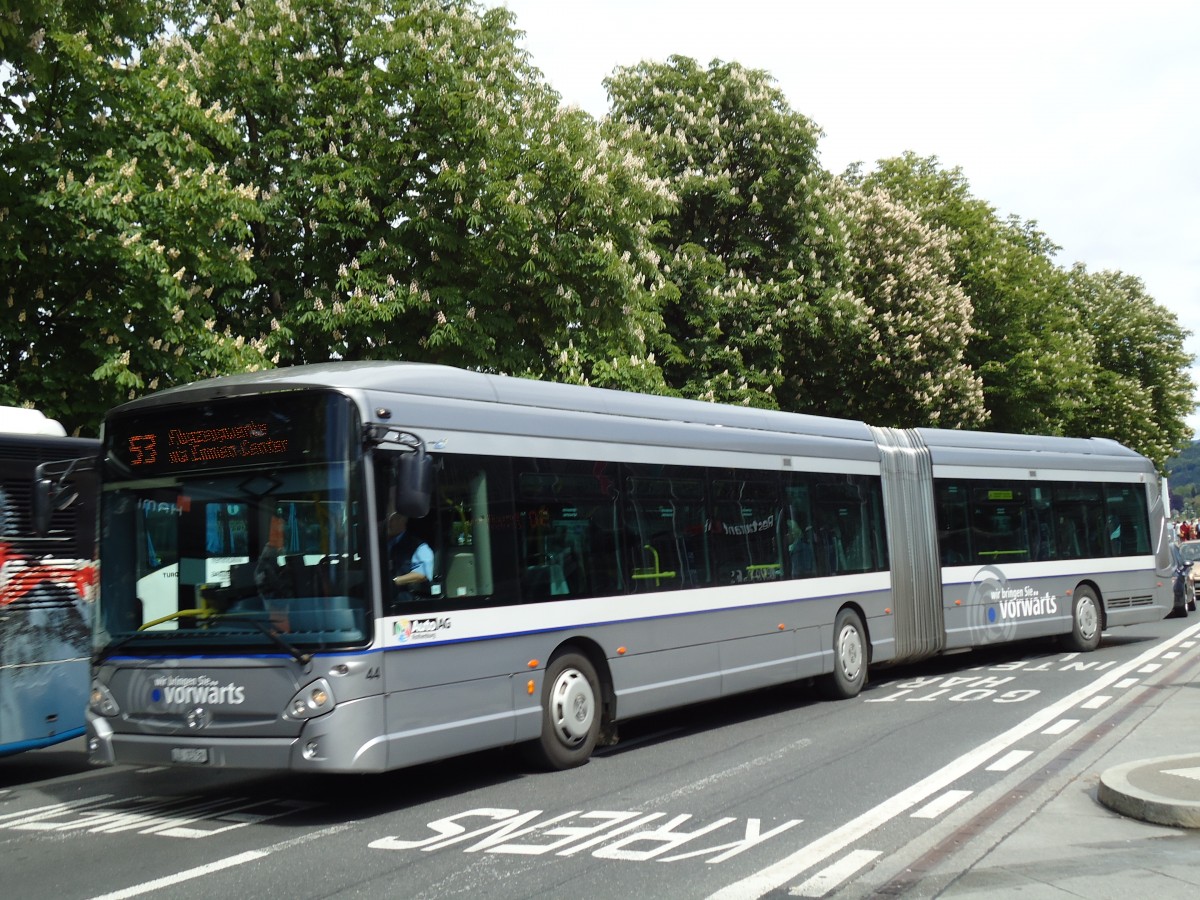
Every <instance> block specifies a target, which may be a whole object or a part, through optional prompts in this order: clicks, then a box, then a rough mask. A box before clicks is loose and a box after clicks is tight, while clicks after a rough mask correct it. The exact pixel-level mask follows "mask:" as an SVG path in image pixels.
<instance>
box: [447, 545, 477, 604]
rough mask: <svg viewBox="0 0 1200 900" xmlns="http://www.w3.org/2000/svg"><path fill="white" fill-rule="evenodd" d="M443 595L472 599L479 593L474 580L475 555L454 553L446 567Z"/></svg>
mask: <svg viewBox="0 0 1200 900" xmlns="http://www.w3.org/2000/svg"><path fill="white" fill-rule="evenodd" d="M445 593H446V596H447V597H474V596H475V595H476V594H478V593H479V588H478V582H477V581H476V580H475V554H474V553H467V552H459V553H455V554H454V555H453V556H451V557H450V564H449V565H448V566H447V567H446V580H445Z"/></svg>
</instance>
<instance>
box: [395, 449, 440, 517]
mask: <svg viewBox="0 0 1200 900" xmlns="http://www.w3.org/2000/svg"><path fill="white" fill-rule="evenodd" d="M432 495H433V459H432V458H431V457H430V456H429V454H428V453H426V452H425V448H424V447H418V448H417V449H415V450H414V451H413V452H412V453H405V454H404V455H403V456H401V457H400V459H399V460H398V461H397V463H396V498H395V499H396V512H398V513H400V514H402V515H405V516H408V517H409V518H410V519H419V518H421V517H422V516H424V515H426V514H427V513H428V512H429V503H430V498H431V497H432Z"/></svg>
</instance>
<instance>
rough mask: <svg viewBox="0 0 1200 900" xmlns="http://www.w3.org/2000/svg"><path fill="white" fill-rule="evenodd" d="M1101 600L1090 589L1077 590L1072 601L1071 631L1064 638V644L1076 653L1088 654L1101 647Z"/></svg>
mask: <svg viewBox="0 0 1200 900" xmlns="http://www.w3.org/2000/svg"><path fill="white" fill-rule="evenodd" d="M1100 623H1101V619H1100V599H1099V598H1098V597H1097V596H1096V592H1095V591H1093V590H1092V589H1091V588H1090V587H1086V586H1083V585H1081V586H1080V587H1078V588H1076V589H1075V596H1074V597H1073V598H1072V600H1071V631H1070V633H1068V634H1064V635H1063V636H1062V644H1063V646H1064V647H1065V648H1066V649H1068V650H1073V651H1075V652H1076V653H1088V652H1090V651H1092V650H1095V649H1096V648H1097V647H1099V646H1100V632H1101V630H1102V627H1101V624H1100Z"/></svg>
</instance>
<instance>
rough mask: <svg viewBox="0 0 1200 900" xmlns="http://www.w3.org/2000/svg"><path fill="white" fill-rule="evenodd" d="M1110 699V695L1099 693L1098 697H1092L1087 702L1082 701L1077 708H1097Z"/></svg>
mask: <svg viewBox="0 0 1200 900" xmlns="http://www.w3.org/2000/svg"><path fill="white" fill-rule="evenodd" d="M1110 700H1112V697H1106V696H1104V695H1103V694H1101V695H1100V696H1099V697H1093V698H1092V699H1091V700H1089V701H1088V702H1087V703H1084V704H1083V705H1082V706H1080V707H1079V708H1080V709H1099V708H1100V707H1102V706H1104V705H1105V704H1107V703H1108V702H1109V701H1110Z"/></svg>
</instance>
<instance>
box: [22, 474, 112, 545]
mask: <svg viewBox="0 0 1200 900" xmlns="http://www.w3.org/2000/svg"><path fill="white" fill-rule="evenodd" d="M98 465H99V462H98V460H96V459H94V458H92V457H87V456H84V457H80V458H79V459H65V460H61V461H58V462H45V463H40V464H39V465H38V467H37V469H36V474H35V476H34V479H33V498H32V503H33V509H32V510H31V512H32V514H33V533H34V534H36V535H37V536H38V537H46V536H47V535H48V534H50V520H51V519H52V518H53V516H54V514H55V513H56V512H58V511H59V510H63V509H67V508H68V507H69V506H70V505H71V504H72V503H74V502H75V501H76V500H77V499H79V490H78V488H76V487H75V485H74V484H73V483H72V480H73V478H75V477H78V476H80V475H83V474H84V473H88V475H87V476H85V477H94V474H92V473H95V472H96V470H97V467H98Z"/></svg>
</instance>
